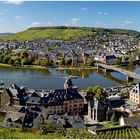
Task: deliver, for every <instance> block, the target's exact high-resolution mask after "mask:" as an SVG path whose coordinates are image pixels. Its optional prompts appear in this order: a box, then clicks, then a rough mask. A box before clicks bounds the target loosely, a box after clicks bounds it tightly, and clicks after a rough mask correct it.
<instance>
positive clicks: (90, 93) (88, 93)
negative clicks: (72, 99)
mask: <svg viewBox="0 0 140 140" xmlns="http://www.w3.org/2000/svg"><path fill="white" fill-rule="evenodd" d="M94 96H95V93H94V92H93V87H88V88H87V91H86V99H87V100H88V101H90V100H93V98H94Z"/></svg>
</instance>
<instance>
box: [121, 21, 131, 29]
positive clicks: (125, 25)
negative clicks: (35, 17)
mask: <svg viewBox="0 0 140 140" xmlns="http://www.w3.org/2000/svg"><path fill="white" fill-rule="evenodd" d="M132 23H133V21H131V20H125V21H123V22H122V23H121V24H120V27H123V28H124V27H128V26H130V25H131V24H132Z"/></svg>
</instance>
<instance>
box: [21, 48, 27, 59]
mask: <svg viewBox="0 0 140 140" xmlns="http://www.w3.org/2000/svg"><path fill="white" fill-rule="evenodd" d="M28 56H29V54H28V53H27V51H26V50H22V51H21V54H20V57H21V58H27V57H28Z"/></svg>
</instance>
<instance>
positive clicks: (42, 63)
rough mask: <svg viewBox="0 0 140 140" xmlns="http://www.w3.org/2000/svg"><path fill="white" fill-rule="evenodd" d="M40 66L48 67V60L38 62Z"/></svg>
mask: <svg viewBox="0 0 140 140" xmlns="http://www.w3.org/2000/svg"><path fill="white" fill-rule="evenodd" d="M40 65H41V66H49V65H50V60H49V59H48V58H44V59H43V60H41V61H40Z"/></svg>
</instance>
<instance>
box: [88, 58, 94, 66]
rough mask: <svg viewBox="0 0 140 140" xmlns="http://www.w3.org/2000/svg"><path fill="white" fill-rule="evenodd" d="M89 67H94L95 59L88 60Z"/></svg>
mask: <svg viewBox="0 0 140 140" xmlns="http://www.w3.org/2000/svg"><path fill="white" fill-rule="evenodd" d="M87 65H88V66H93V65H94V59H93V58H88V59H87Z"/></svg>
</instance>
